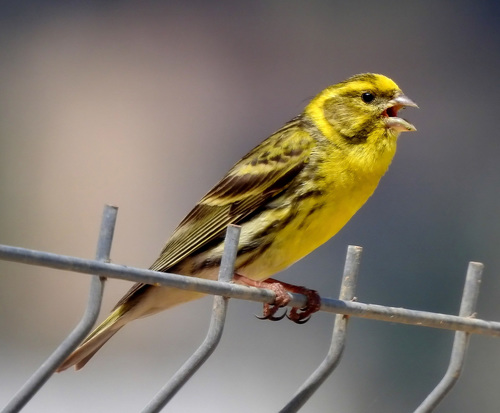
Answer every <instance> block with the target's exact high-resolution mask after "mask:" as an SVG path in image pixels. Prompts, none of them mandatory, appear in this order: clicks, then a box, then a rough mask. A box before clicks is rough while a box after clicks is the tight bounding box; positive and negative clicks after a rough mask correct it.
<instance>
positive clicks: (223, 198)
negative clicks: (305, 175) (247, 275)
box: [151, 118, 313, 271]
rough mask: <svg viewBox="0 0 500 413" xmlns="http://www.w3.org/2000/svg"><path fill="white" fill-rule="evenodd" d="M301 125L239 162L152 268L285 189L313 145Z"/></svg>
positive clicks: (173, 260) (171, 261) (167, 264)
mask: <svg viewBox="0 0 500 413" xmlns="http://www.w3.org/2000/svg"><path fill="white" fill-rule="evenodd" d="M299 122H300V119H299V118H296V119H293V120H292V121H291V122H289V123H288V124H286V125H285V126H284V127H283V128H282V129H280V130H279V131H277V132H276V133H275V134H273V135H271V136H270V137H269V138H268V139H267V140H266V141H264V142H263V143H262V144H260V145H259V146H257V147H256V148H255V149H254V150H252V151H251V152H250V153H248V155H246V156H245V157H244V158H243V159H241V160H240V161H239V162H238V163H237V164H236V165H235V166H234V167H233V168H232V169H231V170H230V171H229V172H228V174H227V175H226V176H225V177H224V178H223V179H222V180H221V181H220V182H219V183H218V184H217V185H216V186H215V187H214V188H212V190H211V191H210V192H209V193H208V194H206V195H205V196H204V197H203V199H202V200H201V201H200V202H199V203H198V204H197V205H196V206H195V207H194V209H193V210H192V211H191V212H190V213H189V214H188V215H187V216H186V218H184V220H183V221H182V222H181V223H180V225H179V226H178V227H177V229H176V230H175V232H174V233H173V235H172V237H171V238H170V240H169V241H168V242H167V244H166V245H165V247H164V248H163V250H162V252H161V254H160V257H159V258H158V259H157V260H156V262H155V263H154V264H153V265H152V266H151V269H152V270H155V271H167V270H168V269H169V268H171V267H172V266H173V265H175V264H177V263H178V262H180V261H181V260H183V259H184V258H186V257H187V256H189V255H190V254H192V253H194V252H196V250H197V249H199V248H201V247H203V246H204V245H205V244H207V243H208V242H210V241H212V240H214V239H215V238H217V237H220V236H221V234H223V233H224V231H225V230H226V228H227V226H228V225H229V224H238V223H239V222H240V221H241V220H242V219H243V218H245V217H246V216H247V215H249V214H251V213H252V212H254V211H255V210H256V209H257V208H259V207H261V206H262V205H263V204H265V203H266V201H268V200H269V198H271V197H273V196H275V195H277V194H278V193H280V192H281V191H283V190H284V189H285V188H286V187H287V186H288V185H289V184H290V183H291V182H292V181H293V179H294V178H295V177H296V176H297V174H298V173H299V172H300V171H301V170H302V169H303V167H304V165H305V164H306V163H307V161H308V159H309V155H310V153H311V148H312V146H313V138H311V137H310V136H309V135H308V134H307V133H305V132H302V131H301V130H300V129H299V128H298V126H299Z"/></svg>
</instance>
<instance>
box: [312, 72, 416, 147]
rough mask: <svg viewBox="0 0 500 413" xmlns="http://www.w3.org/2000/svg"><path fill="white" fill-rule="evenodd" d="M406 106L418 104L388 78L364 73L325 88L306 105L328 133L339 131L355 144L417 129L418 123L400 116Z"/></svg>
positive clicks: (318, 123) (322, 130)
mask: <svg viewBox="0 0 500 413" xmlns="http://www.w3.org/2000/svg"><path fill="white" fill-rule="evenodd" d="M406 106H412V107H418V106H417V105H416V104H415V103H414V102H413V101H412V100H411V99H409V98H408V97H407V96H405V95H404V94H403V92H402V91H401V89H400V88H399V87H398V85H397V84H396V83H394V82H393V81H392V80H391V79H389V78H388V77H386V76H383V75H378V74H372V73H364V74H360V75H355V76H352V77H350V78H349V79H346V80H344V81H343V82H340V83H337V84H336V85H333V86H330V87H329V88H327V89H325V90H323V91H322V92H321V93H320V94H319V95H318V96H316V97H315V98H314V99H313V100H312V101H311V103H310V104H309V105H308V106H307V108H306V114H309V115H310V116H312V117H313V118H314V120H315V123H316V124H317V125H318V127H319V129H320V130H321V132H323V134H324V135H325V136H332V133H336V134H338V135H340V136H341V137H342V138H344V139H346V140H347V141H348V142H350V143H354V144H355V143H363V142H366V141H367V140H368V138H370V137H376V138H377V139H379V138H380V137H382V136H390V137H397V136H398V135H399V133H400V132H409V131H415V130H416V128H415V126H413V125H412V124H411V123H410V122H408V121H407V120H405V119H403V118H400V117H399V116H398V112H399V110H400V109H403V108H405V107H406ZM325 132H326V133H325Z"/></svg>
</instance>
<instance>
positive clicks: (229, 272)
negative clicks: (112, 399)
mask: <svg viewBox="0 0 500 413" xmlns="http://www.w3.org/2000/svg"><path fill="white" fill-rule="evenodd" d="M239 238H240V227H238V226H235V225H230V226H229V227H228V229H227V233H226V240H225V243H224V253H223V255H222V262H221V266H220V270H219V281H221V282H226V283H228V282H230V281H231V280H232V278H233V275H234V264H235V261H236V253H237V251H238V242H239ZM228 301H229V299H228V298H227V297H220V296H216V297H214V305H213V308H212V318H211V320H210V327H209V328H208V333H207V336H206V337H205V340H204V341H203V343H202V344H201V346H200V347H198V349H197V350H196V351H195V352H194V353H193V354H192V355H191V357H190V358H189V359H188V360H187V361H186V362H185V363H184V364H183V365H182V367H181V368H180V369H179V370H177V372H176V373H175V374H174V376H173V377H172V378H171V379H170V380H169V381H168V383H167V384H166V385H165V386H164V387H163V388H162V389H161V390H160V391H159V392H158V393H157V394H156V395H155V396H154V397H153V398H152V399H151V401H150V402H149V403H148V405H147V406H146V407H145V408H144V410H143V413H156V412H159V411H161V409H162V408H163V407H164V406H165V405H166V404H167V403H168V402H169V401H170V399H172V397H174V396H175V394H176V393H177V392H178V391H179V390H180V389H181V387H182V386H184V384H185V383H186V382H187V381H188V380H189V379H190V378H191V376H192V375H193V374H194V373H196V371H198V369H199V368H200V367H201V366H202V365H203V363H205V361H206V360H207V359H208V358H209V357H210V355H211V354H212V353H213V351H214V350H215V348H216V347H217V345H218V344H219V341H220V338H221V336H222V332H223V330H224V322H225V321H226V311H227V305H228Z"/></svg>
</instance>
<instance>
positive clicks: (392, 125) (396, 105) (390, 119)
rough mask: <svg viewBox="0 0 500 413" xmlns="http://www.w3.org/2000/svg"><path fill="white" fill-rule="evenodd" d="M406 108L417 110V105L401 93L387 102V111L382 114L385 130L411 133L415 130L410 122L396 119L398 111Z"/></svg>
mask: <svg viewBox="0 0 500 413" xmlns="http://www.w3.org/2000/svg"><path fill="white" fill-rule="evenodd" d="M406 106H410V107H414V108H418V106H417V104H416V103H415V102H413V100H411V99H410V98H409V97H407V96H405V95H403V93H400V94H398V95H397V96H396V97H395V98H394V99H391V100H390V101H389V103H388V105H387V109H386V110H384V112H383V113H382V116H383V117H384V121H385V124H386V125H387V128H389V129H392V130H394V131H396V132H413V131H416V130H417V128H415V126H413V125H412V124H411V123H410V122H408V121H407V120H405V119H403V118H399V117H398V111H399V110H400V109H403V108H405V107H406Z"/></svg>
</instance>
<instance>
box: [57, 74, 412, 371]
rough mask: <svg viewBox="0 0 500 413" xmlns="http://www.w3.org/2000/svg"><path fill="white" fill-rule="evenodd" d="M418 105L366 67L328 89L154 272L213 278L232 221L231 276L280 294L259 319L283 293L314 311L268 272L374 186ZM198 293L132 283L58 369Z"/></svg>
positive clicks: (232, 176) (258, 153) (208, 200)
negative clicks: (235, 239)
mask: <svg viewBox="0 0 500 413" xmlns="http://www.w3.org/2000/svg"><path fill="white" fill-rule="evenodd" d="M405 107H418V106H417V105H416V104H415V103H414V102H413V101H412V100H411V99H410V98H408V97H407V96H406V95H405V94H404V93H403V92H402V90H401V89H400V88H399V86H398V85H397V84H396V83H395V82H394V81H393V80H391V79H390V78H388V77H386V76H384V75H381V74H374V73H362V74H358V75H354V76H351V77H349V78H348V79H346V80H344V81H341V82H339V83H337V84H334V85H332V86H329V87H327V88H326V89H324V90H323V91H321V92H320V93H319V94H318V95H316V96H315V97H314V98H313V99H312V100H311V101H310V102H309V103H308V104H307V105H306V106H305V108H304V110H303V112H302V113H301V114H300V115H298V116H296V117H294V118H293V119H291V120H290V121H289V122H287V123H286V124H285V125H284V126H283V127H281V128H280V129H278V130H277V131H276V132H274V133H273V134H272V135H270V136H269V137H268V138H267V139H265V140H264V141H263V142H261V143H260V144H259V145H257V146H256V147H255V148H254V149H252V150H251V151H250V152H248V153H247V154H246V155H245V156H244V157H243V158H241V159H240V160H239V161H238V162H237V163H236V164H235V165H234V166H233V167H232V168H231V169H230V170H229V171H228V172H227V174H226V175H225V176H224V177H223V178H222V179H221V180H220V181H219V182H218V183H217V184H216V185H215V186H214V187H213V188H212V189H211V190H210V191H209V192H208V193H207V194H206V195H205V196H204V197H203V198H202V199H201V200H200V201H199V202H198V203H197V204H196V205H195V207H194V208H193V209H192V210H191V212H189V213H188V214H187V216H186V217H185V218H184V219H183V220H182V221H181V223H180V224H179V226H178V227H177V228H176V229H175V231H174V232H173V234H172V235H171V237H170V238H169V240H168V241H167V243H166V245H165V246H164V248H163V250H162V251H161V253H160V255H159V257H158V258H157V260H156V261H155V262H154V263H153V265H151V267H150V269H151V270H153V271H161V272H169V273H176V274H181V275H185V276H193V277H200V278H205V279H217V274H218V268H219V265H220V262H221V257H222V252H223V242H224V234H225V230H226V228H227V226H228V225H230V224H234V225H239V226H240V227H241V236H240V241H239V244H238V250H237V256H236V263H235V282H237V283H240V284H243V285H250V286H255V287H261V288H269V289H271V290H272V291H274V292H275V294H276V300H275V302H274V303H273V305H269V304H265V305H264V309H263V317H262V318H267V319H270V320H277V319H279V318H278V317H275V316H274V314H275V313H276V310H277V308H279V307H281V306H284V305H286V304H287V303H288V301H289V300H290V295H289V294H288V292H299V293H303V294H305V295H306V297H307V298H308V302H307V305H306V307H305V308H302V309H297V308H293V309H292V310H291V311H290V313H289V314H288V316H289V318H290V319H292V321H295V322H297V323H302V322H304V321H307V320H308V319H309V317H310V315H311V314H312V313H314V312H315V311H318V310H319V307H320V299H319V295H318V293H317V292H316V291H314V290H310V289H307V288H305V287H300V286H294V285H291V284H287V283H284V282H281V281H278V280H276V279H274V278H271V277H272V276H273V275H274V274H276V273H278V272H280V271H282V270H284V269H285V268H287V267H289V266H290V265H292V264H293V263H295V262H296V261H298V260H299V259H301V258H303V257H304V256H306V255H307V254H309V253H310V252H312V251H313V250H314V249H316V248H317V247H319V246H320V245H322V244H323V243H324V242H326V241H327V240H329V239H330V238H331V237H333V236H334V235H335V234H336V233H337V232H338V231H339V230H340V229H341V228H342V227H343V226H344V225H345V224H346V223H347V222H348V221H349V220H350V218H351V217H352V216H353V215H354V214H355V213H356V212H357V211H358V210H359V208H360V207H361V206H362V205H363V204H364V203H365V202H366V201H367V199H368V198H369V197H370V196H371V195H372V194H373V192H374V191H375V189H376V187H377V185H378V183H379V181H380V179H381V177H382V176H383V175H384V174H385V172H386V171H387V169H388V167H389V165H390V163H391V161H392V159H393V157H394V155H395V152H396V145H397V141H398V136H399V135H400V132H407V131H416V128H415V126H413V125H412V124H411V123H410V122H408V121H407V120H405V119H403V118H401V117H399V116H398V112H399V110H401V109H403V108H405ZM203 295H204V294H202V293H198V292H193V291H185V290H180V289H175V288H172V287H166V286H157V285H149V284H144V283H137V284H135V285H134V286H133V287H132V288H131V289H130V290H129V291H128V292H127V293H126V294H125V295H124V296H123V297H122V298H121V299H120V300H119V302H118V303H117V304H116V306H115V307H114V308H113V310H112V311H111V313H110V315H109V316H108V317H107V318H106V319H105V320H104V321H103V322H102V323H101V324H100V325H99V326H98V327H97V328H96V329H95V330H94V331H93V332H92V333H90V334H89V336H88V337H87V338H86V339H85V340H84V341H83V342H82V343H81V344H80V345H79V347H78V348H77V349H76V350H75V351H74V352H73V353H71V354H70V355H69V356H68V358H67V359H66V360H65V361H64V362H63V363H62V364H61V365H60V366H59V368H58V369H57V371H58V372H60V371H63V370H66V369H68V368H69V367H71V366H74V367H75V369H76V370H79V369H81V368H82V367H83V366H84V365H85V364H86V363H87V362H88V361H89V360H90V359H91V358H92V357H93V356H94V354H95V353H96V352H97V351H98V350H99V349H100V348H101V347H102V346H103V345H104V344H105V343H106V342H107V341H108V340H109V339H110V338H111V337H112V336H113V335H114V334H115V333H117V332H118V331H119V330H120V329H121V328H122V327H123V326H124V325H126V324H128V323H129V322H131V321H133V320H135V319H139V318H142V317H145V316H149V315H152V314H155V313H157V312H159V311H163V310H166V309H169V308H171V307H173V306H176V305H178V304H181V303H185V302H188V301H191V300H194V299H197V298H201V297H202V296H203Z"/></svg>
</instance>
